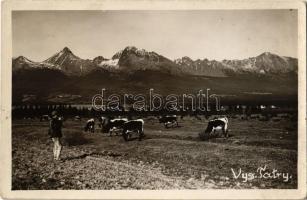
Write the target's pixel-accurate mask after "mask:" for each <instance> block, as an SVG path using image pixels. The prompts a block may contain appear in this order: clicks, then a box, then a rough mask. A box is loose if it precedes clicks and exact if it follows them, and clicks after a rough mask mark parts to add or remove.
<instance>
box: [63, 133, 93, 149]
mask: <svg viewBox="0 0 307 200" xmlns="http://www.w3.org/2000/svg"><path fill="white" fill-rule="evenodd" d="M63 142H64V145H67V146H79V145H84V144H89V143H92V142H93V141H92V140H91V139H88V138H85V137H84V134H83V133H79V132H77V133H66V134H65V137H64V141H63Z"/></svg>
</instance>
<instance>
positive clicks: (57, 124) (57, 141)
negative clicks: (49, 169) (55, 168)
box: [48, 111, 62, 160]
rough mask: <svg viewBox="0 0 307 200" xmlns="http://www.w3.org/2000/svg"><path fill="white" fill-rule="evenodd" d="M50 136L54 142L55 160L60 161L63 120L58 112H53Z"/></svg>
mask: <svg viewBox="0 0 307 200" xmlns="http://www.w3.org/2000/svg"><path fill="white" fill-rule="evenodd" d="M48 133H49V135H50V137H51V139H52V141H53V144H54V146H53V158H54V160H60V154H61V150H62V145H61V137H62V119H61V118H60V117H59V116H58V113H57V111H52V113H51V120H50V124H49V132H48Z"/></svg>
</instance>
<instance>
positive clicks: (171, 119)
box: [159, 115, 178, 128]
mask: <svg viewBox="0 0 307 200" xmlns="http://www.w3.org/2000/svg"><path fill="white" fill-rule="evenodd" d="M159 122H160V123H164V126H165V128H169V126H168V125H172V127H173V126H174V124H176V125H177V127H178V122H177V116H176V115H166V116H163V117H160V118H159Z"/></svg>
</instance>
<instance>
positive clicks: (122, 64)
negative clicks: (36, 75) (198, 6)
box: [12, 46, 298, 77]
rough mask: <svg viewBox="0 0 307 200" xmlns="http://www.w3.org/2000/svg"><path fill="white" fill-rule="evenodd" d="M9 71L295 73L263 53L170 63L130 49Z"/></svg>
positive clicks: (60, 57)
mask: <svg viewBox="0 0 307 200" xmlns="http://www.w3.org/2000/svg"><path fill="white" fill-rule="evenodd" d="M12 64H13V71H16V70H21V69H37V68H49V69H56V70H60V71H62V72H63V73H65V74H66V75H75V76H80V75H81V76H82V75H86V74H88V73H90V72H91V71H93V70H96V69H99V68H103V69H105V70H108V71H121V72H123V71H124V72H128V73H131V72H132V71H139V70H140V71H144V70H151V71H160V72H162V73H167V74H172V75H186V74H187V75H198V76H211V77H227V76H233V75H242V74H251V73H252V74H258V75H272V74H273V75H278V74H280V73H282V74H285V73H297V70H298V61H297V59H295V58H291V57H284V56H278V55H276V54H272V53H269V52H265V53H263V54H261V55H259V56H256V57H251V58H247V59H243V60H222V61H216V60H208V59H203V60H201V59H197V60H192V59H191V58H189V57H187V56H185V57H183V58H180V59H176V60H174V61H172V60H170V59H168V58H166V57H164V56H162V55H160V54H158V53H156V52H150V51H146V50H144V49H138V48H136V47H133V46H129V47H126V48H124V49H123V50H121V51H119V52H117V53H116V54H114V55H113V56H112V58H111V59H107V58H104V57H103V56H98V57H96V58H94V59H93V60H90V59H81V58H79V57H78V56H76V55H74V54H73V53H72V51H71V50H70V49H69V48H67V47H65V48H64V49H63V50H61V51H60V52H58V53H56V54H54V55H53V56H51V57H50V58H48V59H46V60H45V61H43V62H34V61H31V60H30V59H28V58H25V57H23V56H19V57H18V58H15V59H13V63H12Z"/></svg>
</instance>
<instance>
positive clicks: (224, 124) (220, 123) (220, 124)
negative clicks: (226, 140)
mask: <svg viewBox="0 0 307 200" xmlns="http://www.w3.org/2000/svg"><path fill="white" fill-rule="evenodd" d="M216 130H222V131H223V134H224V137H228V119H227V117H221V118H217V119H213V120H210V121H209V123H208V126H207V129H206V130H205V133H209V134H211V133H212V132H213V133H215V131H216Z"/></svg>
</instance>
